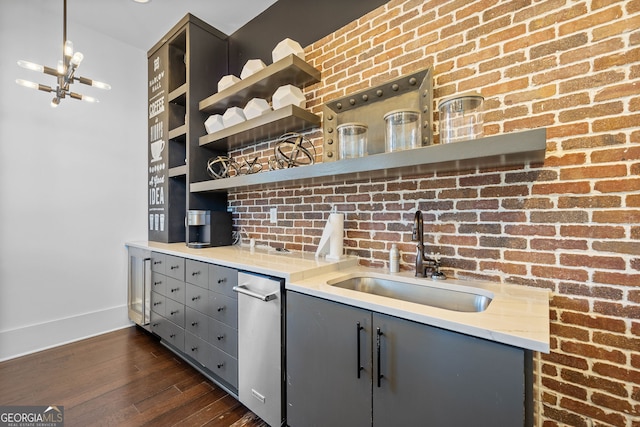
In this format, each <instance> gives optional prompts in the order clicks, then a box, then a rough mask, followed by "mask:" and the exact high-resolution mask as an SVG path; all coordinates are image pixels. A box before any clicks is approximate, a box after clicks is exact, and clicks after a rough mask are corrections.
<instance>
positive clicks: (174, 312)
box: [171, 310, 180, 316]
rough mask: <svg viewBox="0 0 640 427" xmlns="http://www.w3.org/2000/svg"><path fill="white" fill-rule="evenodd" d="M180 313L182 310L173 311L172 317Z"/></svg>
mask: <svg viewBox="0 0 640 427" xmlns="http://www.w3.org/2000/svg"><path fill="white" fill-rule="evenodd" d="M179 312H180V310H176V311H172V312H171V316H173V315H174V314H176V313H179Z"/></svg>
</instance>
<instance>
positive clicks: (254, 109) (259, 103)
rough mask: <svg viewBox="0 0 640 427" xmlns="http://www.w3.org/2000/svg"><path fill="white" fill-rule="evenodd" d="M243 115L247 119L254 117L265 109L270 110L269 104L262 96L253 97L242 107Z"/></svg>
mask: <svg viewBox="0 0 640 427" xmlns="http://www.w3.org/2000/svg"><path fill="white" fill-rule="evenodd" d="M242 111H244V116H245V117H246V118H247V120H251V119H254V118H256V117H258V116H260V115H262V114H264V113H266V112H267V111H271V106H269V103H268V102H267V100H266V99H262V98H253V99H252V100H251V101H249V102H247V105H246V106H245V107H244V110H242Z"/></svg>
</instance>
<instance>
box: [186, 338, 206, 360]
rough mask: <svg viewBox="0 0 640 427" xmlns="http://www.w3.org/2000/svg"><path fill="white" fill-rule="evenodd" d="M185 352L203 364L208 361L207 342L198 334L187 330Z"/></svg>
mask: <svg viewBox="0 0 640 427" xmlns="http://www.w3.org/2000/svg"><path fill="white" fill-rule="evenodd" d="M184 352H185V354H186V355H187V356H189V357H191V358H192V359H195V360H196V361H197V362H198V363H200V364H201V365H204V364H205V363H206V358H207V347H206V345H205V342H204V341H202V340H201V339H200V338H198V337H197V336H195V335H193V334H191V333H189V331H185V334H184Z"/></svg>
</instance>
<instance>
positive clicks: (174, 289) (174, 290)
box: [171, 288, 180, 292]
mask: <svg viewBox="0 0 640 427" xmlns="http://www.w3.org/2000/svg"><path fill="white" fill-rule="evenodd" d="M179 290H180V288H173V289H171V292H178V291H179Z"/></svg>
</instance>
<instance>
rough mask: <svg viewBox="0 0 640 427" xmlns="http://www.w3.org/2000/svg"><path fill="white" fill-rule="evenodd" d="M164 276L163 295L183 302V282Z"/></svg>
mask: <svg viewBox="0 0 640 427" xmlns="http://www.w3.org/2000/svg"><path fill="white" fill-rule="evenodd" d="M165 277H166V289H165V296H167V297H168V298H171V299H172V300H174V301H177V302H179V303H181V304H184V297H185V283H184V281H182V280H178V279H174V278H173V277H167V276H165Z"/></svg>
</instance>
